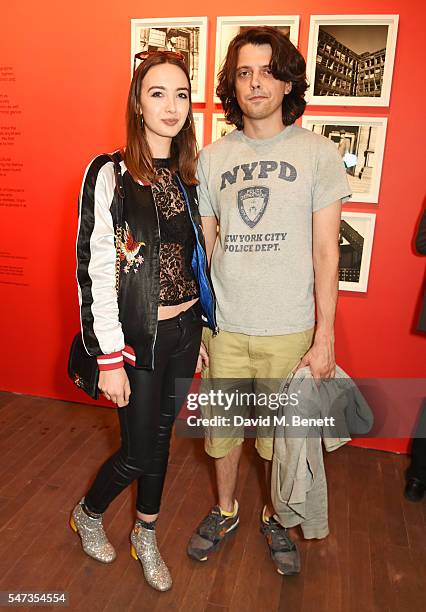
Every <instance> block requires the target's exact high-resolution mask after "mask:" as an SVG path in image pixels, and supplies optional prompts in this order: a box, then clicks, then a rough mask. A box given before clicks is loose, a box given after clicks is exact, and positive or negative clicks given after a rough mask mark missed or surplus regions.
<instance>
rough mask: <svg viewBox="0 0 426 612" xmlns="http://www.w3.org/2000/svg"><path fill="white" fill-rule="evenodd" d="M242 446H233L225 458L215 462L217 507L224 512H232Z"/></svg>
mask: <svg viewBox="0 0 426 612" xmlns="http://www.w3.org/2000/svg"><path fill="white" fill-rule="evenodd" d="M242 448H243V445H242V444H240V445H239V446H235V447H234V448H233V449H232V450H231V451H230V452H229V453H228V454H227V455H225V457H221V458H220V459H216V460H215V464H216V482H217V490H218V495H219V506H220V508H221V510H223V511H224V512H232V511H233V510H234V500H235V489H236V486H237V478H238V465H239V463H240V457H241V451H242Z"/></svg>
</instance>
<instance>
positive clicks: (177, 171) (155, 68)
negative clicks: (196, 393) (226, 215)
mask: <svg viewBox="0 0 426 612" xmlns="http://www.w3.org/2000/svg"><path fill="white" fill-rule="evenodd" d="M142 59H144V61H143V62H142V63H141V64H140V66H139V67H138V68H137V70H136V71H135V73H134V76H133V79H132V83H131V86H130V92H129V97H128V103H127V144H126V148H125V150H124V152H123V154H122V160H121V162H120V167H121V175H122V184H123V187H124V200H123V205H122V215H120V214H119V212H118V211H119V207H120V198H119V197H118V195H117V190H116V189H115V188H116V183H117V180H119V178H120V177H117V178H116V177H115V175H114V164H113V163H112V162H111V159H110V157H109V156H108V155H101V156H99V157H96V158H95V159H94V160H93V161H92V162H91V164H90V165H89V167H88V169H87V170H86V174H85V177H84V181H83V186H82V190H81V194H80V219H79V230H78V239H77V280H78V286H79V298H80V305H81V322H82V333H83V340H84V344H85V347H86V350H87V352H88V353H89V354H90V355H96V356H97V359H98V365H99V369H100V377H99V388H100V389H101V391H102V392H103V393H104V395H105V397H106V398H107V399H110V400H112V401H113V402H115V403H116V404H117V406H118V408H119V410H118V417H119V421H120V429H121V448H120V449H119V450H118V451H117V452H116V453H115V454H114V455H112V457H110V458H109V459H108V460H107V461H106V462H105V463H104V464H103V465H102V467H101V468H100V470H99V472H98V474H97V476H96V478H95V480H94V482H93V484H92V486H91V487H90V489H89V491H88V492H87V493H86V495H85V496H84V498H83V499H82V500H81V501H80V502H79V503H78V504H77V506H76V507H75V508H74V510H73V513H72V517H71V526H72V528H73V529H74V530H75V531H76V532H78V534H79V535H80V538H81V541H82V545H83V549H84V551H85V552H86V553H87V554H88V555H90V556H91V557H94V558H95V559H97V560H98V561H102V562H104V563H110V562H112V561H113V560H114V559H115V556H116V555H115V551H114V548H113V546H112V545H111V543H110V542H109V541H108V538H107V536H106V534H105V531H104V528H103V525H102V514H103V513H104V512H105V510H106V509H107V507H108V506H109V504H110V503H111V501H112V500H113V499H114V498H115V497H117V495H119V494H120V493H121V492H122V491H123V490H124V489H125V488H126V487H127V486H128V485H129V484H130V483H131V482H133V480H136V479H137V483H138V493H137V503H136V510H137V518H136V523H135V527H134V529H133V531H132V533H131V536H130V539H131V543H132V555H133V556H134V558H136V559H138V558H139V560H140V561H141V563H142V566H143V570H144V575H145V578H146V580H147V582H148V583H149V584H150V585H151V586H152V587H154V588H155V589H158V590H161V591H164V590H167V589H169V588H170V587H171V585H172V580H171V576H170V573H169V570H168V568H167V566H166V564H165V563H164V561H163V559H162V557H161V555H160V553H159V551H158V548H157V544H156V537H155V524H156V520H157V517H158V512H159V507H160V501H161V494H162V490H163V485H164V479H165V475H166V469H167V461H168V452H169V443H170V435H171V430H172V427H173V422H174V419H175V414H176V412H177V410H176V409H178V408H179V406H175V402H176V399H175V395H176V392H175V381H176V379H191V378H192V376H193V374H194V371H195V368H196V364H197V358H198V353H199V348H200V339H201V328H202V321H201V314H203V315H204V318H205V319H206V320H207V322H208V325H209V326H211V327H212V328H214V327H215V315H214V301H213V292H212V289H211V285H210V281H209V278H208V276H207V272H206V270H207V266H206V257H205V249H204V239H203V236H202V232H201V225H200V217H199V213H198V208H197V199H196V187H195V185H196V182H197V181H196V179H195V169H196V141H195V132H194V126H193V118H192V108H191V92H190V80H189V75H188V71H187V69H186V67H185V64H184V63H183V61H182V57H181V56H180V54H177V53H171V52H161V51H158V52H154V53H147V54H144V57H143V58H142ZM120 218H121V224H120V227H118V228H117V225H118V221H117V219H120ZM114 228H115V229H114ZM116 247H118V248H117V250H116ZM118 265H119V290H118V297H117V292H116V286H115V285H116V278H115V273H116V271H117V269H118ZM186 391H187V389H186V390H185V389H182V390H181V393H180V396H181V397H183V396H184V394H185V393H186Z"/></svg>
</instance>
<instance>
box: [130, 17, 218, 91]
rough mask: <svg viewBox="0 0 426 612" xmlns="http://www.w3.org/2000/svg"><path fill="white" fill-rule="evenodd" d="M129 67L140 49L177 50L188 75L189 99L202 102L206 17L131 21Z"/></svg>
mask: <svg viewBox="0 0 426 612" xmlns="http://www.w3.org/2000/svg"><path fill="white" fill-rule="evenodd" d="M131 38H132V40H131V70H132V74H133V69H134V66H135V67H137V66H138V64H139V60H138V59H137V58H136V59H135V55H136V54H137V53H140V52H141V51H157V50H160V51H179V53H182V55H183V56H184V58H185V62H186V65H187V66H188V70H189V74H190V77H191V89H192V101H193V102H205V86H206V57H207V17H170V18H158V19H157V18H156V19H132V20H131Z"/></svg>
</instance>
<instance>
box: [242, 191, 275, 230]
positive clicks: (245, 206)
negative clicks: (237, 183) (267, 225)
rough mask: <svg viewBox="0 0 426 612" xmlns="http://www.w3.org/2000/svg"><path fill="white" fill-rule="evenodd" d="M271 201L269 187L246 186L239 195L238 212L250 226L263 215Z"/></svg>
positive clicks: (254, 224)
mask: <svg viewBox="0 0 426 612" xmlns="http://www.w3.org/2000/svg"><path fill="white" fill-rule="evenodd" d="M268 202H269V187H263V186H261V187H245V188H244V189H240V190H239V192H238V195H237V204H238V212H239V213H240V216H241V219H242V220H243V221H244V223H246V225H248V226H249V227H250V228H253V227H255V226H256V225H257V224H258V223H259V221H260V220H261V218H262V217H263V215H264V213H265V210H266V207H267V206H268Z"/></svg>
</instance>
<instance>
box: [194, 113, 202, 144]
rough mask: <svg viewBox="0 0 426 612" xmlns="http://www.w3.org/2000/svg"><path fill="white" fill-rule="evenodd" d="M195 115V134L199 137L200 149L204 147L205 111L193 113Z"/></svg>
mask: <svg viewBox="0 0 426 612" xmlns="http://www.w3.org/2000/svg"><path fill="white" fill-rule="evenodd" d="M192 115H193V117H194V127H195V136H196V138H197V144H198V150H199V151H200V150H201V149H202V148H203V147H204V113H192Z"/></svg>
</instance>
